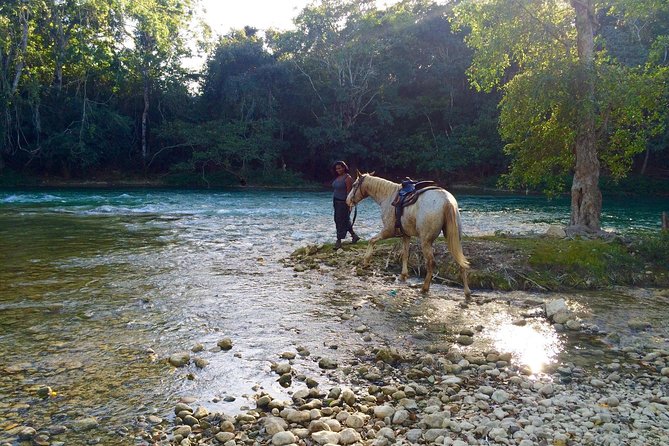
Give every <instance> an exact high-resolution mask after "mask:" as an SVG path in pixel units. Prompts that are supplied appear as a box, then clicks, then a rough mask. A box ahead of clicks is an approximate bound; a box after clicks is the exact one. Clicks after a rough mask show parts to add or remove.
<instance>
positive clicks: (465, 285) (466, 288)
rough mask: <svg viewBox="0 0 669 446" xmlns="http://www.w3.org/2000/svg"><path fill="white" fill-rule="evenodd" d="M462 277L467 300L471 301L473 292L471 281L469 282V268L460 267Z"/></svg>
mask: <svg viewBox="0 0 669 446" xmlns="http://www.w3.org/2000/svg"><path fill="white" fill-rule="evenodd" d="M460 276H461V277H462V284H463V285H464V288H465V299H469V297H470V296H471V295H472V292H471V290H470V289H469V281H468V280H467V268H463V267H460Z"/></svg>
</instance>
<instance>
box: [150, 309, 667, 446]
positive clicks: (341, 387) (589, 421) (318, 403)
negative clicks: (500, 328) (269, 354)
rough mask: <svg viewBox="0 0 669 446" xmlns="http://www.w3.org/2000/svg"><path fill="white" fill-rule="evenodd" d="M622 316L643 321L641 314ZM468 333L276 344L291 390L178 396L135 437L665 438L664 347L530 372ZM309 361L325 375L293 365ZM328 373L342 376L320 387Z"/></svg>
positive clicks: (280, 370) (637, 325) (634, 441)
mask: <svg viewBox="0 0 669 446" xmlns="http://www.w3.org/2000/svg"><path fill="white" fill-rule="evenodd" d="M543 312H544V313H543V317H546V318H548V319H549V320H550V321H551V323H552V324H554V326H555V327H556V329H557V330H559V331H564V330H570V331H574V332H578V331H587V332H589V333H597V332H598V327H596V326H593V325H592V324H590V323H588V321H582V320H579V319H578V318H577V317H575V316H574V314H573V313H572V312H570V311H569V309H568V308H567V307H566V305H565V303H564V301H561V300H560V299H557V300H552V301H547V302H546V303H545V305H544V306H543ZM629 326H630V328H631V329H634V330H646V329H648V328H649V327H648V326H647V325H646V324H644V323H643V322H641V321H630V322H629ZM360 331H361V332H364V330H360ZM602 335H603V333H602ZM365 336H366V337H367V339H368V340H369V339H371V338H372V337H371V336H370V335H369V334H367V335H365ZM473 336H476V334H475V332H474V331H472V330H462V331H461V332H460V333H458V334H457V337H456V339H455V341H454V342H453V343H452V344H449V345H445V344H441V345H438V346H431V347H430V348H427V349H421V348H417V349H398V348H393V347H390V348H389V347H386V346H373V345H370V346H369V347H367V348H363V349H360V350H359V351H357V352H355V357H354V358H353V359H351V360H350V361H348V362H347V363H343V364H337V362H336V361H334V360H330V359H328V358H325V357H321V358H318V359H316V358H312V357H311V356H310V354H309V352H308V351H306V350H305V349H303V348H298V349H297V350H296V351H295V352H282V353H278V354H277V358H276V359H277V361H276V362H275V363H274V365H273V370H274V372H275V373H276V375H277V380H278V381H279V382H280V383H282V385H283V386H284V387H286V388H287V389H288V390H289V392H288V393H289V394H290V395H291V397H290V398H287V399H278V398H273V397H272V396H270V395H269V394H267V393H265V392H264V391H263V390H262V389H255V390H256V391H257V393H256V394H255V396H254V405H253V407H244V408H242V409H243V410H242V411H241V412H240V413H230V414H225V413H211V412H209V410H208V409H207V408H206V403H203V402H198V401H192V400H188V399H185V400H183V401H181V402H179V403H178V404H176V406H175V407H174V417H173V419H170V420H160V419H156V418H153V419H150V418H149V419H147V420H146V423H147V424H151V423H154V424H153V426H152V427H151V428H150V429H148V428H147V431H146V433H145V434H144V435H143V437H142V441H145V442H146V443H148V444H159V445H183V446H188V445H219V444H223V445H225V446H235V445H265V444H271V445H274V446H284V445H306V446H310V445H336V444H340V445H377V446H386V445H389V444H405V445H409V444H435V445H457V446H468V445H520V446H531V445H553V446H560V445H562V446H566V445H632V446H637V445H638V446H641V445H656V444H657V445H660V444H669V396H668V390H669V351H666V350H662V349H653V348H644V347H627V348H621V349H619V350H618V351H617V355H616V356H615V357H614V358H613V359H607V360H602V361H601V362H598V363H597V364H596V365H595V366H594V367H592V368H588V369H586V368H582V367H579V366H577V365H575V364H573V363H562V364H556V365H554V366H552V367H550V368H549V369H548V370H544V371H542V372H541V373H533V371H532V370H531V369H530V368H529V367H527V366H524V365H520V364H517V363H516V362H515V361H514V359H513V357H512V355H511V354H509V353H506V352H499V351H493V350H487V351H481V350H477V349H472V348H468V347H466V348H463V346H468V345H471V342H469V340H470V338H471V337H473ZM370 344H371V343H370ZM314 361H317V362H318V366H319V369H320V371H321V372H320V375H317V376H307V375H305V374H304V373H301V372H300V370H307V369H309V367H305V363H312V362H314ZM324 377H326V378H328V380H329V381H330V382H333V381H337V380H339V381H341V382H340V383H338V384H335V385H331V386H328V387H323V386H322V385H319V382H322V381H323V378H324ZM138 440H139V439H138Z"/></svg>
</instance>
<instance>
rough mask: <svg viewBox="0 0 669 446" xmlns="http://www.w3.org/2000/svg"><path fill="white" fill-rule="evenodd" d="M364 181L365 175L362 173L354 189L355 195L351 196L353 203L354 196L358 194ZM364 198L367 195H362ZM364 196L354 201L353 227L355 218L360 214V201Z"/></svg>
mask: <svg viewBox="0 0 669 446" xmlns="http://www.w3.org/2000/svg"><path fill="white" fill-rule="evenodd" d="M363 181H365V176H364V175H360V176H359V177H358V181H356V183H357V184H356V185H355V188H354V189H353V190H352V192H353V195H352V197H351V203H353V198H354V197H355V196H356V195H357V194H358V191H359V190H360V187H362V182H363ZM362 198H365V197H362ZM362 198H361V199H360V200H358V201H357V202H356V203H353V221H351V227H353V225H354V224H355V219H356V217H357V216H358V203H360V201H361V200H362Z"/></svg>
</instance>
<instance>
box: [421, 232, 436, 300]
mask: <svg viewBox="0 0 669 446" xmlns="http://www.w3.org/2000/svg"><path fill="white" fill-rule="evenodd" d="M432 242H433V240H421V248H422V250H423V257H424V258H425V270H426V271H425V281H424V282H423V287H422V288H421V291H422V292H423V293H427V292H428V291H430V282H432V272H433V271H434V265H435V262H434V249H433V248H432Z"/></svg>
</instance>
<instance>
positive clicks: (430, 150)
mask: <svg viewBox="0 0 669 446" xmlns="http://www.w3.org/2000/svg"><path fill="white" fill-rule="evenodd" d="M584 5H585V6H584ZM199 7H200V6H199V4H198V2H197V0H3V1H2V4H0V113H1V116H0V155H1V156H0V176H1V177H2V178H3V181H2V182H0V184H5V185H7V184H19V183H21V182H22V181H26V179H30V178H33V179H45V178H47V179H54V178H57V179H66V180H80V181H85V180H93V179H99V178H107V179H110V178H111V179H124V178H154V179H155V178H160V179H161V181H162V182H164V184H174V185H183V186H186V185H189V186H225V185H237V184H259V185H285V186H290V185H298V184H309V183H319V182H324V181H326V180H327V179H329V178H330V177H331V170H330V166H331V164H332V162H333V161H334V160H336V159H345V160H347V161H348V162H349V164H350V165H351V166H352V167H355V168H359V169H360V170H364V171H372V170H374V171H376V172H377V173H380V174H383V175H385V176H387V177H389V178H398V177H403V176H406V175H411V176H416V177H420V178H433V179H438V180H440V181H441V182H442V183H444V184H446V185H451V184H453V183H474V184H486V185H502V186H504V187H508V188H514V189H521V190H528V189H530V190H543V191H547V192H549V193H560V192H564V191H567V190H568V189H569V186H570V184H571V181H572V177H573V176H574V172H575V169H576V172H577V175H578V169H579V167H578V150H579V147H580V146H584V147H589V148H590V149H589V150H590V151H591V152H592V153H594V157H595V158H596V159H595V161H596V162H597V164H596V165H595V167H594V169H596V170H597V171H598V173H597V175H599V172H601V178H600V177H598V176H597V177H596V179H597V180H598V182H599V183H600V185H601V187H602V188H606V187H610V186H609V185H611V184H614V185H617V186H615V187H618V188H620V187H625V186H624V185H625V181H626V180H625V179H626V178H627V181H628V182H630V181H629V178H633V181H632V183H633V184H634V187H635V188H636V189H637V191H639V192H647V191H645V190H644V189H643V188H644V187H647V188H648V190H654V191H655V192H657V191H658V186H657V185H658V184H659V185H662V184H664V185H665V186H664V187H665V189H664V190H665V192H666V184H667V179H668V178H669V131H668V127H669V126H668V125H667V124H669V3H668V2H666V1H663V0H610V1H607V2H596V1H592V0H588V1H582V2H581V1H579V0H572V1H571V2H568V1H559V0H545V1H536V0H485V1H473V0H472V1H468V0H461V1H446V2H444V1H439V2H434V1H429V0H404V1H402V2H400V3H397V4H395V5H393V6H390V7H388V8H386V9H379V8H377V7H376V3H375V2H374V1H373V0H321V1H314V2H312V3H311V4H310V5H309V6H308V7H306V8H305V9H304V10H302V11H300V12H299V13H297V15H296V17H295V18H294V24H295V26H294V28H293V29H290V30H288V31H279V30H272V29H268V30H258V29H254V28H251V27H246V28H243V29H238V30H230V31H229V32H228V33H227V34H225V35H222V36H216V35H213V34H212V32H211V30H210V29H208V28H207V27H206V26H205V25H203V24H202V23H201V22H198V20H197V19H196V18H197V17H198V14H196V12H197V11H198V8H199ZM579 20H580V21H579ZM584 29H585V30H589V32H590V35H591V39H590V40H591V42H590V47H591V48H590V52H587V51H586V50H587V42H586V40H584V39H583V36H584V35H586V34H583V32H582V31H583V30H584ZM586 37H587V35H586ZM584 42H585V43H586V45H585V46H583V45H584ZM193 51H202V52H204V54H205V55H206V63H205V65H204V67H203V68H202V70H200V71H193V69H189V68H187V65H186V64H185V63H184V62H185V60H186V59H187V58H188V57H189V56H192V55H193ZM583 61H587V62H588V63H589V65H588V64H583ZM584 123H586V124H587V125H585V124H584ZM574 166H576V168H575V167H574ZM589 168H590V170H591V171H592V169H593V167H592V166H591V167H589ZM621 184H622V185H621ZM661 187H662V186H661Z"/></svg>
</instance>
